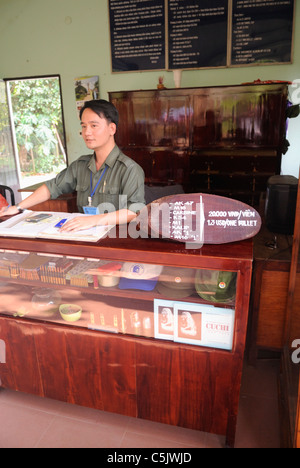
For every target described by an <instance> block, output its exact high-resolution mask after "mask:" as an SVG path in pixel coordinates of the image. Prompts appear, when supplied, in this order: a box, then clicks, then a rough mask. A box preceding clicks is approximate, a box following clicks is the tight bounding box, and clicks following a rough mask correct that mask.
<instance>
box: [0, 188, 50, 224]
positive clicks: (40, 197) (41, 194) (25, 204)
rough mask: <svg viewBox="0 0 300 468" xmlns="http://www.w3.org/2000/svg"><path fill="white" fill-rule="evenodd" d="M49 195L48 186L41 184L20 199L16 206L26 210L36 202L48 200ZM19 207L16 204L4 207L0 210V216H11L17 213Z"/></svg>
mask: <svg viewBox="0 0 300 468" xmlns="http://www.w3.org/2000/svg"><path fill="white" fill-rule="evenodd" d="M50 197H51V194H50V191H49V189H48V187H47V186H46V185H45V184H43V185H42V186H41V187H39V188H38V189H37V190H35V192H33V193H32V194H31V195H29V197H27V198H26V199H25V200H23V201H21V202H20V203H19V205H18V207H19V208H20V209H22V210H27V209H28V208H31V207H32V206H34V205H37V204H38V203H43V202H45V201H47V200H49V199H50ZM19 208H17V207H16V206H11V207H10V208H8V209H6V208H5V207H4V208H2V210H0V217H1V216H12V215H15V214H18V213H19Z"/></svg>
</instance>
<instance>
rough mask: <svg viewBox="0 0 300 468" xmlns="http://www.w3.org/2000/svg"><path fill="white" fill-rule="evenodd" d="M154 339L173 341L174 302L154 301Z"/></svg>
mask: <svg viewBox="0 0 300 468" xmlns="http://www.w3.org/2000/svg"><path fill="white" fill-rule="evenodd" d="M154 326H155V338H158V339H161V340H171V341H174V302H173V301H165V300H160V299H154Z"/></svg>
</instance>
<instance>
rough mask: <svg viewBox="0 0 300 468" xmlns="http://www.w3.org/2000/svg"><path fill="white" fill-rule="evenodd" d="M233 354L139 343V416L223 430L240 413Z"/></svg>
mask: <svg viewBox="0 0 300 468" xmlns="http://www.w3.org/2000/svg"><path fill="white" fill-rule="evenodd" d="M233 360H234V358H233V355H231V354H228V353H227V354H226V353H220V352H209V351H207V352H205V351H203V350H202V351H200V350H198V349H195V348H190V349H188V348H186V347H181V348H176V347H174V346H171V345H168V344H164V345H161V346H160V347H153V346H150V345H148V344H145V343H137V404H138V417H140V418H143V419H149V420H154V421H158V422H161V423H166V424H171V425H177V426H182V427H186V428H190V429H196V430H200V431H206V432H214V433H217V434H225V433H226V429H227V423H228V420H229V415H230V413H231V412H232V413H234V414H237V404H236V400H237V401H238V395H239V387H238V386H237V387H236V388H234V387H233V386H234V385H235V380H234V379H233V375H232V369H233V367H232V363H233ZM211 376H214V377H213V379H212V378H211ZM234 395H237V397H236V398H235V397H234Z"/></svg>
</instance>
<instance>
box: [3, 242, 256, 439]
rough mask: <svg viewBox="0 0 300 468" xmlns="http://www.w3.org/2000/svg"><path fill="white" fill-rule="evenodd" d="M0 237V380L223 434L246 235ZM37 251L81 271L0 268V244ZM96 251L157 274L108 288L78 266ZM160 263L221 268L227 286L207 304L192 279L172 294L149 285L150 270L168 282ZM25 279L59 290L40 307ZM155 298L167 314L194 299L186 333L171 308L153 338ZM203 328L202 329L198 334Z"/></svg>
mask: <svg viewBox="0 0 300 468" xmlns="http://www.w3.org/2000/svg"><path fill="white" fill-rule="evenodd" d="M0 248H1V252H0V265H1V269H0V274H1V277H0V281H1V284H0V287H1V304H0V340H1V343H2V344H3V343H4V346H5V359H4V361H5V362H2V363H1V364H0V378H1V385H2V386H3V387H5V388H10V389H14V390H18V391H23V392H28V393H32V394H35V395H40V396H44V397H49V398H54V399H59V400H62V401H66V402H69V403H74V404H79V405H84V406H88V407H92V408H97V409H100V410H104V411H111V412H116V413H120V414H125V415H129V416H133V417H140V418H144V419H149V420H153V421H158V422H162V423H167V424H171V425H178V426H183V427H187V428H191V429H197V430H200V431H207V432H213V433H217V434H221V435H226V444H227V445H229V446H233V445H234V439H235V430H236V420H237V412H238V404H239V393H240V384H241V375H242V366H243V356H244V347H245V337H246V329H247V320H248V305H249V296H250V285H251V273H252V242H251V241H244V242H241V243H236V244H229V245H225V246H224V245H223V246H216V245H211V246H203V247H202V249H194V250H191V249H186V247H185V245H184V244H182V243H176V242H168V241H164V240H159V239H141V238H139V239H130V238H124V236H120V233H119V236H118V237H117V238H106V239H102V240H101V242H100V243H98V244H95V245H94V244H93V245H91V244H87V243H80V244H78V243H75V242H61V241H44V240H30V239H26V240H25V239H17V238H16V239H12V238H1V240H0ZM37 253H38V254H39V255H38V257H39V258H40V259H41V263H43V264H44V263H45V262H47V264H49V262H50V263H51V267H53V264H54V263H53V262H55V258H56V259H57V258H60V259H66V258H69V259H70V258H71V259H73V261H75V262H76V265H77V266H80V268H79V270H78V278H80V279H81V282H79V279H78V278H76V281H75V280H74V278H73V277H72V275H70V274H68V273H66V274H64V275H63V276H62V277H59V276H56V275H55V274H54V272H52V274H50V270H48V276H47V275H46V274H45V270H43V274H42V269H36V271H35V274H32V273H33V272H32V271H27V273H26V275H25V276H24V274H22V275H20V274H18V265H16V264H14V265H12V264H10V263H9V265H8V270H5V267H4V264H6V266H7V261H4V260H5V258H10V260H11V261H12V258H13V257H12V256H10V257H9V255H10V254H11V255H25V256H26V259H28V256H32V255H33V256H35V260H36V254H37ZM79 256H80V257H79ZM15 260H16V258H15ZM21 260H22V259H21ZM21 260H20V262H19V272H20V268H22V261H21ZM99 261H101V262H102V261H104V262H105V263H106V264H107V263H112V262H114V263H121V265H122V270H121V272H123V271H124V265H125V264H127V265H128V264H132V263H134V264H137V265H139V267H140V266H141V265H143V266H145V265H151V266H152V267H154V268H156V267H159V268H160V269H161V272H162V273H160V276H159V277H158V278H157V281H158V282H157V284H156V286H155V288H154V289H152V290H149V291H146V290H142V289H121V288H120V287H119V286H120V284H119V285H118V286H117V285H114V286H112V285H110V286H109V287H108V286H103V285H101V284H100V283H99V281H98V282H96V281H95V278H94V276H93V275H91V277H90V273H88V271H89V272H90V271H91V268H92V271H94V269H95V265H97V267H98V262H99ZM77 262H78V263H77ZM84 262H90V264H91V266H89V269H88V270H86V269H85V270H83V269H82V268H81V267H82V264H83V263H84ZM141 262H142V263H141ZM27 265H28V261H27ZM35 265H36V264H35ZM49 268H50V265H49ZM170 268H171V269H176V272H177V280H176V281H178V276H180V273H181V270H182V269H184V270H185V271H188V272H189V273H190V272H192V273H193V275H194V274H196V273H197V272H201V273H203V272H209V271H212V270H213V271H215V272H220V271H224V272H231V273H232V275H233V276H234V278H235V288H234V295H232V296H231V297H230V298H228V297H227V300H225V298H224V299H223V302H221V303H220V302H218V303H216V302H214V301H213V300H212V298H211V296H210V300H209V301H208V300H205V299H204V298H203V297H201V296H200V295H199V294H198V293H197V290H196V289H195V290H193V289H192V290H190V291H189V294H188V295H187V292H186V293H185V295H187V297H180V298H178V297H177V298H176V299H174V297H172V295H171V292H170V293H169V295H168V294H167V293H164V294H163V293H162V292H160V291H159V288H158V285H159V281H160V279H159V278H163V279H164V281H167V282H168V281H170V284H171V281H173V280H171V277H170V276H169V275H170V273H168V274H167V273H166V271H167V270H166V269H170ZM8 272H9V273H8ZM163 272H165V273H163ZM178 272H179V273H178ZM123 275H124V273H122V274H121V275H120V277H121V278H122V277H123ZM161 275H163V277H162V276H161ZM193 275H192V277H193V278H194V276H193ZM54 278H56V279H54ZM84 279H85V281H84ZM98 279H99V278H98ZM193 281H194V280H193ZM168 284H169V283H168ZM193 284H194V283H193ZM195 284H196V283H195ZM221 287H224V279H223V282H222V286H221ZM36 288H39V290H41V289H42V291H49V290H50V291H54V292H55V293H56V294H57V293H58V294H59V295H60V299H56V302H55V301H54V300H53V304H54V308H51V313H50V314H49V311H48V310H44V309H43V310H42V309H37V308H36V307H35V306H34V301H33V296H34V295H35V294H36ZM57 301H58V302H57ZM165 301H166V302H167V303H168V304H169V306H170V303H172V304H173V312H174V316H175V312H176V310H177V309H178V310H177V312H178V315H177V318H178V317H179V313H180V311H181V312H182V311H183V314H182V316H183V315H184V313H186V312H190V315H192V316H193V313H195V310H196V315H197V317H196V315H194V316H193V317H194V320H195V321H197V324H198V325H197V327H198V328H197V333H198V335H197V337H196V338H195V339H196V340H198V341H193V340H192V339H191V336H187V338H185V337H184V339H182V336H179V334H178V335H177V332H176V330H177V331H180V333H183V334H185V333H187V332H186V330H187V329H188V328H186V318H185V322H184V325H179V324H181V323H183V322H181V321H180V322H179V319H178V323H177V324H176V321H175V322H174V323H175V324H174V326H173V331H172V333H171V335H170V334H169V335H167V336H164V337H162V336H161V334H160V333H158V332H157V329H155V320H158V317H159V313H160V312H158V311H159V309H158V308H157V304H158V305H159V306H161V307H162V306H163V305H164V304H165ZM62 303H64V304H71V303H73V304H74V303H75V304H77V305H78V304H79V305H80V306H81V307H82V316H81V318H80V320H78V321H76V322H73V323H70V322H66V321H65V320H64V319H63V318H62V316H61V315H60V313H59V309H58V307H59V304H62ZM209 314H210V315H209ZM222 314H223V315H222ZM221 316H222V317H221ZM205 317H206V321H205ZM220 317H221V318H220ZM199 320H200V321H199ZM220 320H221V324H220ZM222 320H223V322H222ZM224 320H225V322H224ZM199 323H201V326H200V328H199ZM180 327H181V328H180ZM182 327H183V328H182ZM201 327H202V328H201ZM190 329H193V330H194V328H193V327H191V326H190ZM230 331H231V333H232V334H230ZM178 333H179V332H178ZM212 333H213V334H214V337H213V338H212ZM205 334H206V335H209V336H210V339H208V338H206V341H205V340H204V336H205ZM193 336H194V337H195V336H196V335H193ZM221 336H222V338H221ZM210 340H211V341H210ZM2 354H3V353H2ZM2 361H3V359H2Z"/></svg>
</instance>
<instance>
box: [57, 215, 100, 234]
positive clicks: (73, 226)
mask: <svg viewBox="0 0 300 468" xmlns="http://www.w3.org/2000/svg"><path fill="white" fill-rule="evenodd" d="M95 218H96V216H78V217H77V218H73V219H71V220H70V221H68V222H67V223H65V224H64V225H63V226H62V227H61V229H60V231H61V232H72V231H82V230H84V229H90V228H92V227H94V226H96V225H97V220H96V219H95Z"/></svg>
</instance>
